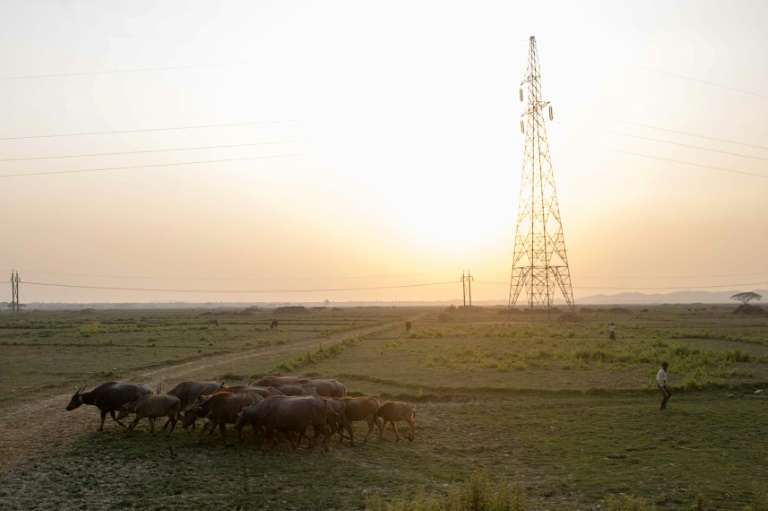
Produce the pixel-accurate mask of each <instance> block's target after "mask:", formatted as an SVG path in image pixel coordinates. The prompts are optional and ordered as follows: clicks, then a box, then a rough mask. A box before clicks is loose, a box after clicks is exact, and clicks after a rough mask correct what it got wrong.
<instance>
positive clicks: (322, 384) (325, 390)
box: [304, 380, 347, 397]
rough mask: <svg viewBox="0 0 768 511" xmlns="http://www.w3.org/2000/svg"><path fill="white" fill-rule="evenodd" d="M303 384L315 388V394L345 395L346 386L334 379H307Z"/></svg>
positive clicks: (324, 395)
mask: <svg viewBox="0 0 768 511" xmlns="http://www.w3.org/2000/svg"><path fill="white" fill-rule="evenodd" d="M304 386H306V387H311V388H313V389H315V391H317V394H318V395H319V396H323V397H344V396H346V395H347V388H346V387H345V386H344V385H343V384H341V383H339V382H338V381H336V380H309V381H308V382H306V383H304Z"/></svg>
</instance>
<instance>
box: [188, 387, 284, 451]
mask: <svg viewBox="0 0 768 511" xmlns="http://www.w3.org/2000/svg"><path fill="white" fill-rule="evenodd" d="M275 397H281V396H275ZM270 399H271V398H270ZM263 400H264V398H263V397H261V396H260V395H258V394H249V393H240V394H233V393H231V392H227V391H222V392H217V393H215V394H213V395H211V396H208V397H206V398H205V399H202V400H200V401H199V402H197V403H195V404H194V405H192V407H191V408H190V409H189V411H188V412H187V413H186V414H185V415H184V418H183V419H182V425H183V426H184V427H185V428H186V427H188V426H190V425H192V424H194V422H195V421H196V420H197V418H198V417H203V418H208V420H209V421H210V422H211V423H212V424H213V427H216V426H217V425H218V426H219V431H220V432H221V439H222V440H223V441H224V444H225V445H226V443H227V437H226V429H227V426H226V425H227V424H234V423H235V421H236V420H237V414H238V413H240V410H242V409H243V408H245V407H247V406H251V405H253V404H256V403H259V402H261V401H263ZM211 432H213V430H211ZM238 437H240V431H239V430H238Z"/></svg>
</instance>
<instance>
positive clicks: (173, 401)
mask: <svg viewBox="0 0 768 511" xmlns="http://www.w3.org/2000/svg"><path fill="white" fill-rule="evenodd" d="M180 411H181V401H180V400H179V398H178V397H176V396H172V395H170V394H147V395H146V396H141V397H140V398H139V399H137V400H135V401H131V402H130V403H127V404H124V405H123V406H122V407H120V413H119V414H118V415H117V419H118V420H120V419H122V418H123V417H125V416H126V415H128V414H129V413H135V414H136V418H135V419H133V422H131V424H130V426H128V431H126V432H125V436H128V435H130V434H131V431H133V428H135V427H136V424H138V423H139V421H140V420H141V419H143V418H145V417H146V418H147V419H149V424H150V425H151V426H152V428H151V432H152V434H153V435H154V434H155V419H157V418H158V417H168V422H170V423H171V430H170V431H169V432H168V433H169V434H170V433H172V432H173V428H175V427H176V421H177V420H178V417H179V412H180ZM166 424H167V423H166Z"/></svg>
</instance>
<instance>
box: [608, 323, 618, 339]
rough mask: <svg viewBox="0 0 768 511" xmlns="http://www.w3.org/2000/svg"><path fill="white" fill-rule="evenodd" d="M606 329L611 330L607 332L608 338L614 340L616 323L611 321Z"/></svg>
mask: <svg viewBox="0 0 768 511" xmlns="http://www.w3.org/2000/svg"><path fill="white" fill-rule="evenodd" d="M608 330H609V331H610V332H611V333H610V334H608V338H610V339H611V340H612V341H615V340H616V325H614V324H613V321H611V326H609V327H608Z"/></svg>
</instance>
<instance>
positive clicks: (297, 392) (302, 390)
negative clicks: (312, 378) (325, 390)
mask: <svg viewBox="0 0 768 511" xmlns="http://www.w3.org/2000/svg"><path fill="white" fill-rule="evenodd" d="M272 388H274V389H277V390H278V391H279V392H280V393H281V394H282V395H284V396H317V395H319V394H318V392H317V391H316V390H315V389H314V388H312V387H310V386H309V385H276V386H275V387H272Z"/></svg>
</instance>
